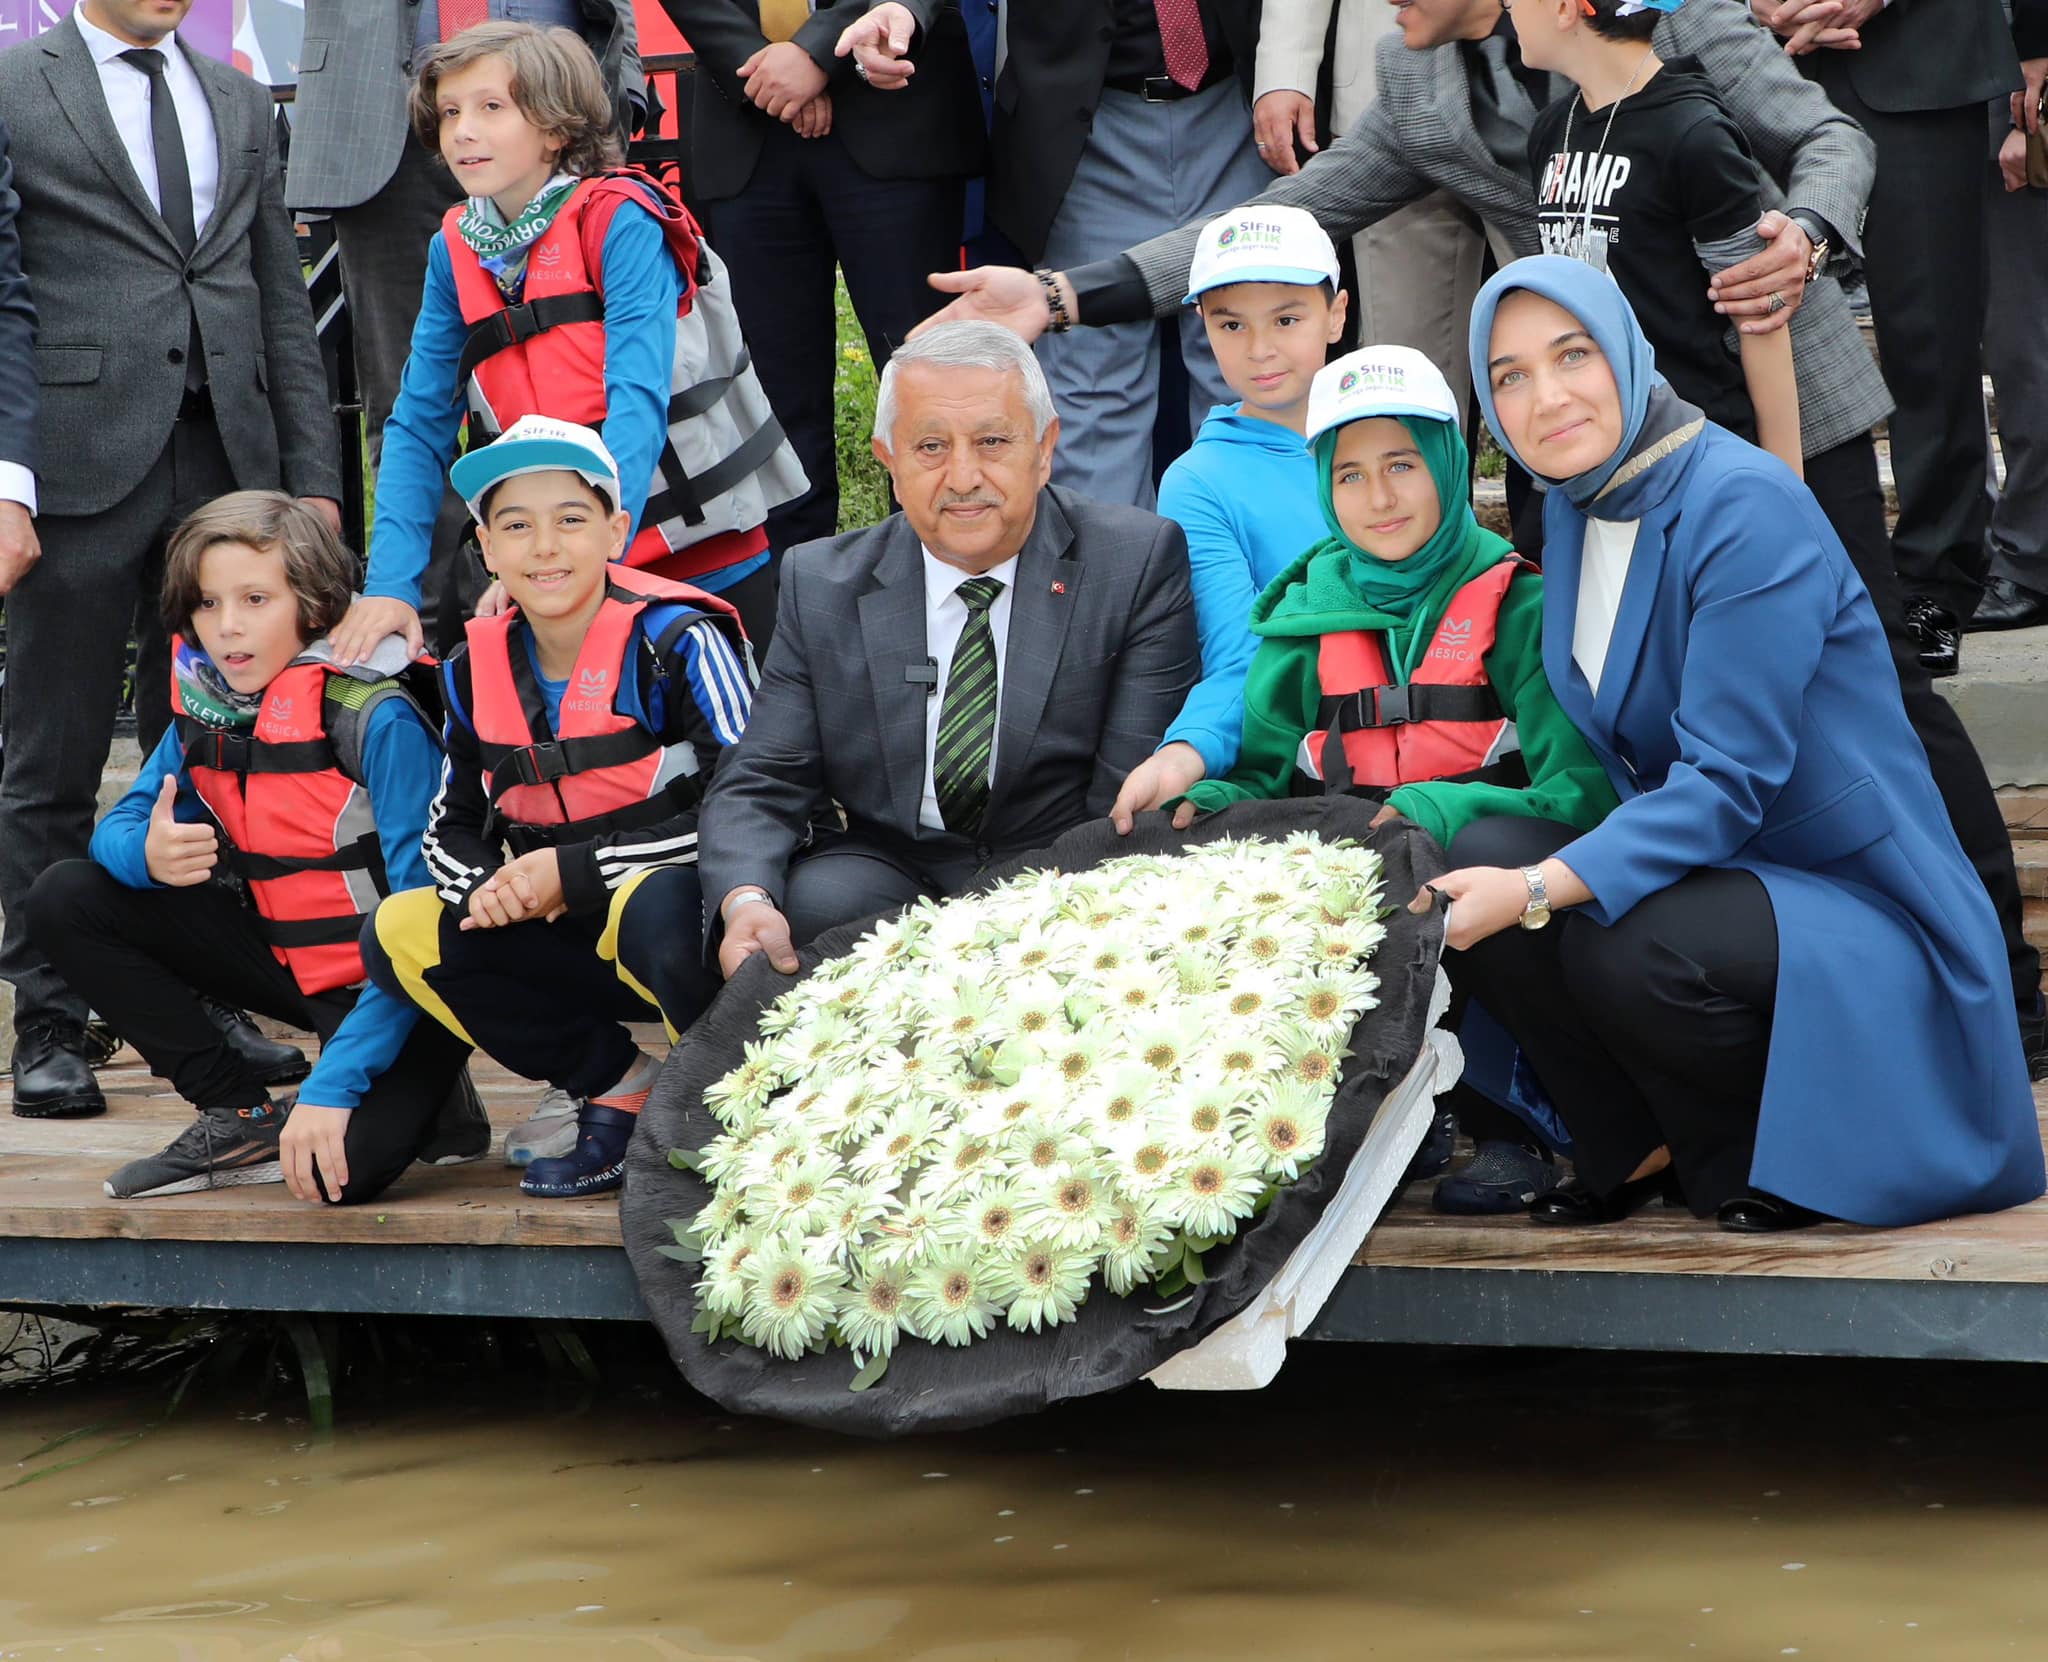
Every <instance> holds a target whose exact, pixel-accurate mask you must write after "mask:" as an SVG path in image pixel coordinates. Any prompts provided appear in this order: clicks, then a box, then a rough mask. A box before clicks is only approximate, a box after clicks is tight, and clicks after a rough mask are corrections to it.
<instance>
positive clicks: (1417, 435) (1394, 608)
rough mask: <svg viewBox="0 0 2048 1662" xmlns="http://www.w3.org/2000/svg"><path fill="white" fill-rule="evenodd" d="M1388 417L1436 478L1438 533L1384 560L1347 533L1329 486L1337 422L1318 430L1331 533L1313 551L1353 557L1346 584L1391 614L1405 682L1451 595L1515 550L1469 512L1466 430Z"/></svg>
mask: <svg viewBox="0 0 2048 1662" xmlns="http://www.w3.org/2000/svg"><path fill="white" fill-rule="evenodd" d="M1360 419H1369V418H1364V417H1362V418H1360ZM1390 419H1392V420H1395V421H1398V422H1400V424H1401V425H1402V426H1403V427H1405V428H1406V429H1407V430H1408V434H1409V437H1411V438H1412V439H1414V440H1415V448H1416V449H1417V450H1419V451H1420V452H1421V453H1422V461H1423V465H1424V466H1425V467H1427V468H1428V469H1429V476H1430V478H1431V479H1432V480H1433V481H1434V482H1435V484H1436V500H1437V509H1438V512H1439V513H1440V514H1441V515H1442V518H1441V520H1440V521H1439V523H1438V525H1437V528H1436V534H1435V535H1434V536H1432V537H1431V538H1430V539H1429V541H1428V542H1426V543H1424V544H1423V545H1422V546H1421V547H1420V548H1418V549H1417V550H1416V551H1415V552H1414V553H1413V554H1411V555H1409V556H1408V558H1407V559H1405V560H1382V559H1380V558H1379V557H1378V556H1377V555H1374V554H1370V553H1368V552H1367V551H1366V550H1365V549H1363V548H1361V547H1359V546H1358V544H1357V543H1355V542H1353V541H1352V540H1351V538H1350V537H1348V536H1346V535H1345V533H1344V527H1343V525H1342V524H1341V523H1340V522H1339V521H1338V519H1337V509H1336V507H1335V505H1334V503H1333V501H1332V498H1331V491H1330V473H1331V461H1332V459H1333V458H1334V457H1335V455H1336V453H1337V435H1338V434H1339V433H1341V432H1343V431H1344V429H1343V428H1342V427H1332V428H1331V429H1329V431H1327V432H1325V433H1320V434H1318V435H1317V437H1316V442H1315V457H1316V495H1317V500H1318V501H1319V502H1320V503H1321V504H1322V509H1323V525H1324V527H1325V528H1326V529H1327V530H1328V531H1329V535H1328V536H1327V537H1325V538H1324V539H1323V540H1322V541H1321V542H1320V543H1318V544H1317V545H1316V546H1315V548H1313V549H1312V550H1310V553H1311V556H1312V557H1313V556H1319V555H1324V554H1335V553H1344V554H1348V555H1349V556H1350V558H1349V559H1348V560H1346V562H1345V564H1344V578H1345V582H1346V585H1347V586H1348V587H1349V588H1350V589H1351V590H1352V591H1353V592H1354V593H1355V594H1356V595H1357V597H1358V600H1359V602H1360V604H1361V605H1364V606H1368V607H1370V608H1371V609H1372V610H1373V611H1376V612H1379V613H1382V614H1383V615H1385V616H1386V617H1388V618H1390V619H1392V620H1394V624H1395V626H1394V627H1393V628H1391V629H1389V630H1388V631H1387V634H1388V638H1389V640H1390V641H1391V643H1392V645H1393V648H1394V651H1393V654H1392V656H1393V657H1394V659H1395V663H1394V665H1393V666H1392V667H1393V668H1394V672H1395V674H1396V676H1397V677H1398V678H1399V679H1400V680H1401V681H1403V682H1406V681H1407V679H1408V677H1409V674H1410V672H1411V671H1412V670H1413V669H1414V667H1415V662H1416V660H1417V659H1418V658H1420V657H1421V656H1422V653H1423V649H1424V648H1425V647H1426V646H1427V645H1428V644H1429V636H1430V634H1431V632H1432V631H1433V630H1434V629H1435V627H1436V621H1437V619H1438V618H1440V617H1442V616H1443V612H1444V607H1445V606H1447V605H1448V604H1449V603H1450V598H1451V596H1452V595H1454V594H1456V593H1457V592H1458V590H1459V589H1461V588H1463V587H1464V586H1465V584H1467V583H1469V582H1470V581H1471V580H1472V579H1473V578H1475V577H1477V576H1478V575H1479V574H1480V573H1481V572H1482V571H1485V570H1486V569H1488V568H1489V567H1490V566H1494V565H1497V564H1498V563H1499V562H1500V561H1501V560H1503V559H1504V558H1506V557H1507V555H1509V554H1510V553H1512V552H1513V550H1512V549H1511V548H1510V547H1509V545H1508V544H1507V543H1506V542H1505V541H1504V540H1503V539H1501V538H1500V537H1497V536H1495V535H1494V534H1493V533H1492V532H1491V531H1488V530H1487V529H1485V527H1483V526H1482V525H1481V524H1480V523H1479V521H1478V520H1476V519H1474V518H1473V517H1472V502H1471V495H1470V485H1469V483H1468V481H1469V478H1470V467H1471V462H1470V458H1469V456H1468V453H1467V452H1466V449H1465V436H1464V435H1463V434H1462V433H1460V432H1459V431H1458V429H1457V426H1456V425H1455V424H1454V423H1452V422H1448V421H1430V420H1427V419H1425V418H1423V417H1419V416H1394V417H1391V418H1390ZM1347 425H1348V423H1347Z"/></svg>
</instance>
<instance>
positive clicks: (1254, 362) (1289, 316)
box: [1110, 204, 1347, 831]
mask: <svg viewBox="0 0 2048 1662" xmlns="http://www.w3.org/2000/svg"><path fill="white" fill-rule="evenodd" d="M1346 303H1347V296H1346V295H1345V294H1344V293H1343V291H1342V290H1341V289H1339V288H1338V287H1337V250H1336V248H1335V246H1334V245H1333V244H1332V243H1331V241H1330V239H1329V237H1328V236H1327V235H1325V234H1324V232H1323V228H1322V227H1321V226H1320V225H1318V224H1317V223H1316V221H1315V217H1314V216H1313V215H1312V214H1309V213H1307V212H1305V211H1303V210H1302V209H1300V208H1283V207H1271V206H1263V205H1258V204H1254V205H1252V206H1250V207H1244V208H1237V209H1234V210H1233V211H1232V212H1230V213H1227V214H1224V215H1223V216H1222V217H1220V218H1218V219H1213V220H1211V221H1210V222H1209V223H1208V224H1207V225H1205V226H1204V227H1203V228H1202V236H1201V240H1200V241H1199V242H1198V243H1197V244H1196V245H1195V257H1194V262H1193V264H1192V266H1191V267H1190V269H1189V272H1188V295H1187V304H1188V305H1191V306H1197V307H1199V308H1200V309H1201V313H1202V323H1203V327H1204V328H1205V329H1206V330H1207V331H1208V335H1209V346H1210V349H1211V350H1212V351H1214V352H1215V354H1216V363H1217V367H1218V368H1219V369H1221V370H1222V372H1223V378H1224V380H1225V381H1227V382H1228V383H1229V384H1230V390H1231V391H1232V392H1234V393H1236V394H1237V395H1238V402H1237V403H1235V404H1219V405H1217V406H1216V407H1215V408H1214V409H1213V410H1211V411H1210V412H1209V416H1208V419H1207V420H1206V421H1204V422H1203V423H1202V430H1201V432H1200V433H1199V434H1197V435H1196V437H1195V442H1194V443H1193V444H1192V445H1191V446H1189V448H1188V450H1187V452H1186V454H1184V455H1182V456H1181V457H1179V458H1178V459H1177V460H1176V461H1175V462H1174V463H1173V465H1172V466H1171V467H1169V468H1168V469H1167V470H1166V476H1165V478H1164V479H1162V480H1161V481H1160V485H1159V511H1160V513H1162V514H1164V515H1165V516H1166V517H1167V518H1168V519H1171V520H1174V521H1175V522H1177V523H1178V524H1179V526H1180V528H1181V529H1182V530H1183V531H1185V532H1186V533H1187V539H1188V563H1189V566H1190V568H1191V570H1192V574H1193V578H1194V589H1195V627H1196V630H1197V632H1198V634H1199V635H1200V637H1201V642H1202V679H1201V680H1199V681H1197V682H1196V683H1195V686H1194V690H1193V691H1192V692H1190V693H1189V694H1188V699H1187V703H1186V704H1185V705H1183V706H1182V708H1181V713H1180V716H1179V718H1178V719H1177V720H1176V721H1175V722H1174V724H1173V725H1172V726H1171V727H1169V728H1168V729H1167V731H1166V738H1165V740H1164V742H1163V743H1162V744H1161V745H1160V747H1159V749H1158V750H1156V751H1155V752H1153V754H1152V755H1151V756H1149V757H1148V758H1147V759H1146V760H1145V761H1143V762H1141V763H1140V764H1139V765H1138V766H1137V767H1135V768H1133V769H1132V770H1131V773H1130V775H1129V777H1128V778H1126V779H1125V781H1124V784H1123V788H1122V789H1121V790H1120V791H1119V792H1118V793H1117V799H1116V802H1115V804H1114V805H1113V806H1112V807H1111V809H1110V818H1111V819H1112V820H1113V821H1114V822H1115V823H1116V827H1117V829H1118V830H1119V831H1128V830H1130V828H1131V815H1132V814H1134V813H1138V812H1140V811H1142V810H1144V809H1147V808H1158V807H1162V806H1164V805H1165V804H1166V803H1168V802H1171V801H1173V800H1174V799H1175V798H1176V797H1179V796H1181V795H1183V794H1184V793H1185V792H1186V791H1188V790H1189V789H1190V788H1191V787H1192V786H1193V785H1195V784H1196V783H1197V782H1198V781H1200V780H1203V779H1220V778H1222V777H1223V776H1224V775H1225V774H1226V773H1228V772H1229V771H1230V770H1231V768H1232V767H1234V766H1235V765H1236V763H1237V745H1238V737H1239V734H1240V733H1241V732H1242V730H1243V726H1244V677H1245V671H1246V670H1247V669H1249V668H1250V666H1251V661H1252V654H1253V652H1254V651H1255V650H1256V649H1257V646H1258V642H1257V641H1256V640H1255V639H1254V638H1253V636H1252V632H1251V616H1252V602H1253V601H1255V600H1257V599H1258V597H1259V596H1260V594H1262V593H1263V592H1264V591H1265V589H1266V586H1267V585H1268V584H1269V583H1271V582H1272V581H1273V580H1274V579H1275V578H1276V577H1278V576H1279V575H1280V574H1281V573H1282V572H1283V571H1285V570H1286V569H1287V568H1288V567H1289V566H1290V565H1291V564H1293V563H1294V561H1295V560H1297V559H1298V558H1300V556H1301V554H1302V553H1303V552H1304V551H1305V550H1306V549H1308V548H1310V547H1312V546H1313V545H1314V544H1316V543H1317V542H1319V541H1321V540H1322V537H1323V535H1324V531H1323V518H1322V510H1321V508H1320V507H1318V505H1317V502H1318V497H1317V484H1316V467H1315V458H1314V457H1313V456H1311V455H1310V454H1309V450H1308V446H1307V445H1306V444H1305V443H1304V442H1303V440H1302V434H1303V432H1304V431H1305V430H1306V427H1307V424H1308V393H1309V385H1310V383H1311V382H1312V381H1314V379H1315V375H1316V371H1317V370H1319V369H1321V368H1322V367H1323V360H1324V358H1325V357H1327V356H1328V354H1329V348H1330V346H1331V344H1332V343H1333V342H1334V341H1336V340H1337V338H1338V337H1339V336H1340V335H1342V334H1343V332H1344V312H1345V306H1346Z"/></svg>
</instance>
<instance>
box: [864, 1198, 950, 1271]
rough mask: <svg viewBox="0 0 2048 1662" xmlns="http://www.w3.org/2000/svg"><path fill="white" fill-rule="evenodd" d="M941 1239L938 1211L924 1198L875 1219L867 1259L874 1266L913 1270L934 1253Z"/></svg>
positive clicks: (899, 1205) (889, 1210) (893, 1209)
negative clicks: (924, 1200) (928, 1204)
mask: <svg viewBox="0 0 2048 1662" xmlns="http://www.w3.org/2000/svg"><path fill="white" fill-rule="evenodd" d="M939 1240H940V1234H939V1218H938V1214H937V1213H935V1212H934V1211H933V1210H932V1209H931V1208H930V1207H929V1206H926V1205H925V1204H924V1203H923V1202H922V1201H911V1202H910V1203H908V1204H898V1205H895V1206H891V1207H890V1208H889V1209H888V1211H886V1212H884V1213H883V1214H882V1215H881V1216H880V1217H879V1218H877V1219H875V1221H874V1225H873V1228H872V1232H871V1236H870V1242H869V1245H868V1247H867V1249H866V1250H867V1258H866V1260H865V1261H866V1263H867V1264H868V1265H869V1267H871V1268H884V1267H887V1266H890V1265H897V1266H900V1267H902V1268H904V1269H912V1268H914V1267H916V1266H917V1265H919V1264H921V1263H923V1262H924V1261H925V1260H926V1259H927V1258H929V1257H930V1256H931V1255H932V1253H933V1252H934V1251H935V1250H936V1249H937V1247H938V1245H939Z"/></svg>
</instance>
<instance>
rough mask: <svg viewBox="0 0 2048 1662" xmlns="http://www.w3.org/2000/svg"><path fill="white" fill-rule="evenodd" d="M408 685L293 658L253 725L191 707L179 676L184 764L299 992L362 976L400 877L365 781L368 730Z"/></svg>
mask: <svg viewBox="0 0 2048 1662" xmlns="http://www.w3.org/2000/svg"><path fill="white" fill-rule="evenodd" d="M408 696H409V695H408V694H407V693H406V692H405V691H404V689H402V688H401V687H400V686H399V685H398V683H397V682H395V681H358V680H356V679H354V678H353V677H351V676H348V675H344V674H342V673H341V672H340V671H338V670H335V669H333V668H331V667H329V666H328V665H325V664H293V665H291V666H290V667H288V668H287V669H286V670H285V671H284V673H283V674H281V675H279V676H278V677H277V679H276V680H274V681H272V682H271V683H270V685H269V687H268V688H267V689H265V692H264V695H263V707H262V709H261V710H259V711H258V712H257V715H256V725H255V726H254V727H253V728H252V729H251V730H250V731H248V732H246V733H244V732H239V731H228V730H224V729H221V728H218V727H209V726H208V725H206V724H205V723H204V722H202V721H199V720H198V719H196V718H195V717H193V716H192V715H190V714H189V713H188V712H187V711H186V709H185V700H184V695H183V693H182V691H181V690H180V688H179V687H178V684H177V677H176V675H175V674H173V676H172V678H171V708H172V710H173V711H174V712H175V720H176V722H177V727H178V737H179V740H180V741H181V742H182V743H183V745H184V747H185V772H186V774H187V775H188V776H189V777H190V778H191V781H192V788H193V789H194V790H196V791H197V792H198V793H199V798H200V800H201V801H202V802H204V803H205V804H206V806H207V809H208V810H209V811H210V812H211V813H212V815H213V817H214V819H215V820H216V821H218V822H219V825H220V829H221V831H222V833H223V834H224V836H225V838H226V841H227V844H228V846H227V848H226V849H225V850H224V852H223V858H224V860H225V861H226V863H227V865H228V866H229V867H230V868H231V869H232V870H234V871H236V872H237V873H239V874H240V875H241V877H242V879H243V881H244V882H246V883H247V884H248V887H249V898H250V900H251V901H252V902H253V903H254V904H255V907H256V910H257V912H258V914H259V915H260V916H261V917H262V918H263V933H264V936H265V938H266V939H267V940H268V941H269V943H270V950H271V951H272V952H273V953H275V954H276V955H277V959H278V962H279V963H281V964H283V965H284V966H285V968H286V969H288V970H290V971H291V972H292V979H293V980H294V981H296V982H297V983H298V984H299V990H300V991H301V992H304V993H307V994H313V993H324V992H330V991H332V990H333V989H334V988H336V987H352V986H354V985H355V984H356V983H357V982H358V981H360V980H362V979H363V973H364V972H363V955H362V951H361V949H360V948H359V947H358V946H357V944H356V941H357V937H358V936H360V935H361V933H362V929H363V921H364V919H365V918H366V917H367V916H368V915H369V914H370V913H371V912H372V911H374V910H375V909H376V905H377V902H378V901H379V900H380V899H382V898H383V896H384V895H386V894H387V893H389V892H390V884H389V882H388V880H387V879H386V877H385V875H384V852H383V848H382V845H381V844H380V843H379V842H378V840H377V822H376V820H375V818H374V817H373V815H372V813H371V809H370V793H369V791H368V790H367V789H366V788H365V787H364V785H363V781H362V734H363V731H364V728H365V726H366V725H367V722H368V719H369V713H370V711H371V710H372V709H373V708H375V707H376V705H378V704H380V703H382V702H383V701H384V699H386V698H407V697H408Z"/></svg>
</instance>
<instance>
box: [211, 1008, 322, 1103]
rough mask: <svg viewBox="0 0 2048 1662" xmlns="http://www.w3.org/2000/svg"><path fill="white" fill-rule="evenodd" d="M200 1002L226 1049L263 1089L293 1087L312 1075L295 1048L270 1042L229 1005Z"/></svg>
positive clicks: (258, 1028) (309, 1066) (274, 1040)
mask: <svg viewBox="0 0 2048 1662" xmlns="http://www.w3.org/2000/svg"><path fill="white" fill-rule="evenodd" d="M199 1002H200V1004H201V1005H202V1006H203V1007H204V1008H205V1011H206V1019H207V1020H208V1021H210V1022H212V1023H213V1025H214V1026H215V1027H217V1028H219V1029H220V1036H221V1037H222V1038H224V1039H225V1040H227V1042H228V1049H230V1050H232V1051H233V1052H234V1053H235V1055H236V1056H238V1057H239V1058H241V1062H242V1066H243V1067H244V1068H246V1069H247V1070H248V1071H249V1074H250V1076H251V1077H252V1078H255V1079H260V1080H262V1081H263V1083H264V1084H266V1085H292V1084H296V1083H297V1082H298V1081H299V1080H301V1079H304V1078H305V1077H306V1075H307V1074H309V1073H311V1072H312V1071H313V1064H312V1063H311V1062H309V1061H307V1060H306V1053H305V1052H304V1051H303V1050H301V1049H299V1047H298V1046H297V1045H288V1044H286V1043H284V1041H283V1040H281V1039H273V1038H271V1037H270V1036H269V1035H268V1034H266V1033H265V1032H264V1031H263V1029H262V1028H260V1027H258V1026H257V1025H256V1024H255V1023H254V1022H253V1021H251V1020H250V1019H249V1018H248V1017H247V1016H246V1015H244V1014H243V1013H242V1012H241V1011H240V1010H237V1009H236V1008H235V1007H234V1006H233V1005H232V1004H223V1003H221V1002H220V1000H219V999H215V998H202V999H201V1000H200V1001H199Z"/></svg>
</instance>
